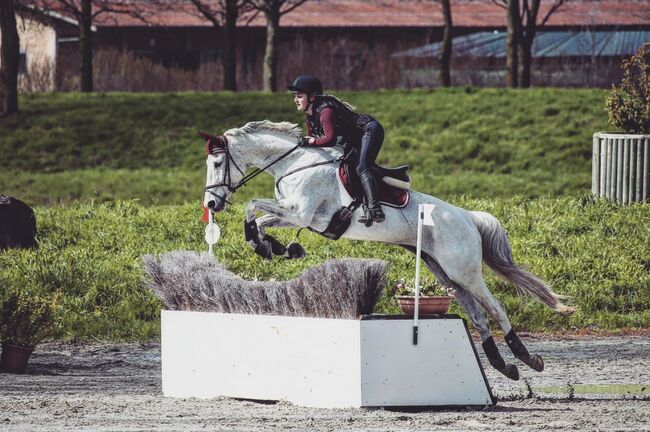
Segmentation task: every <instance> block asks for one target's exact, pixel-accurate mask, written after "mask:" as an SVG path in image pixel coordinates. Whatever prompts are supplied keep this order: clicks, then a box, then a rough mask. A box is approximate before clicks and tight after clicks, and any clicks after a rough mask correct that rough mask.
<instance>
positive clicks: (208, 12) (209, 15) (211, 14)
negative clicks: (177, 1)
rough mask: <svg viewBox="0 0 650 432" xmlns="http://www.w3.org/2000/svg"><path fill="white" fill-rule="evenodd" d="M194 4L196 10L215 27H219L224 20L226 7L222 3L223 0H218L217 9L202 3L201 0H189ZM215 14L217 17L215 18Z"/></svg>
mask: <svg viewBox="0 0 650 432" xmlns="http://www.w3.org/2000/svg"><path fill="white" fill-rule="evenodd" d="M190 2H191V3H192V4H193V5H194V7H195V8H196V10H197V11H198V12H199V13H200V14H201V15H202V16H203V17H204V18H205V19H207V20H208V21H210V22H211V23H212V25H214V26H215V27H220V26H221V25H222V24H223V21H224V14H225V13H226V7H225V5H224V3H223V0H221V1H219V2H218V4H219V10H214V9H212V8H211V7H210V6H208V5H207V4H205V3H203V2H202V1H201V0H190ZM217 16H218V17H219V18H217Z"/></svg>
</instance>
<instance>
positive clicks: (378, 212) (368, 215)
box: [357, 204, 386, 227]
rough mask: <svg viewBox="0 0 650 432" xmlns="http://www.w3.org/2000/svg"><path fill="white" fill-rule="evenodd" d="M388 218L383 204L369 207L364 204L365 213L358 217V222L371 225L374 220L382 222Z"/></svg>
mask: <svg viewBox="0 0 650 432" xmlns="http://www.w3.org/2000/svg"><path fill="white" fill-rule="evenodd" d="M385 220H386V215H384V212H383V211H382V209H381V206H378V207H375V208H369V207H368V206H367V205H366V204H364V205H363V215H362V216H361V217H360V218H359V219H357V222H359V223H362V224H364V225H365V226H367V227H371V226H372V223H373V222H377V223H382V222H383V221H385Z"/></svg>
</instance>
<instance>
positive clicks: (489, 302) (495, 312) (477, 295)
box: [461, 273, 544, 372]
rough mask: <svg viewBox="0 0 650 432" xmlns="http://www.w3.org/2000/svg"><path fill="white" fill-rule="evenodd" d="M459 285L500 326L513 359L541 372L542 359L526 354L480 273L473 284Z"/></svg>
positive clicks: (542, 366) (524, 348) (526, 351)
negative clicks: (513, 356) (468, 291)
mask: <svg viewBox="0 0 650 432" xmlns="http://www.w3.org/2000/svg"><path fill="white" fill-rule="evenodd" d="M461 285H462V286H463V287H465V288H466V289H467V290H471V295H472V296H473V297H474V299H476V301H477V302H478V303H479V304H480V305H481V306H483V308H484V309H485V310H486V311H488V312H489V313H490V315H491V316H492V317H493V318H494V319H495V320H496V321H497V322H498V323H499V326H501V329H503V332H504V333H505V335H506V336H505V340H506V343H507V344H508V347H509V348H510V350H511V351H512V353H513V354H514V355H515V357H517V358H518V359H519V360H521V361H522V362H524V363H525V364H527V365H528V366H530V367H531V368H533V369H534V370H536V371H538V372H541V371H543V370H544V360H542V358H541V357H540V356H539V355H537V354H534V355H531V354H530V353H529V352H528V350H527V349H526V347H525V346H524V344H523V343H522V342H521V340H520V339H519V336H517V334H516V333H515V331H514V330H513V329H512V326H511V325H510V321H509V320H508V316H507V315H506V313H505V311H504V310H503V306H501V303H500V302H499V301H498V300H497V299H496V298H495V297H494V296H493V295H492V293H491V292H490V291H489V290H488V288H487V285H486V284H485V281H484V280H483V276H482V275H481V274H480V273H478V277H476V276H475V277H474V281H473V282H469V283H467V282H465V283H462V284H461ZM493 342H494V341H492V343H493ZM490 345H491V344H490ZM494 347H496V345H494ZM484 348H485V347H484ZM488 349H490V348H488ZM486 354H487V351H486Z"/></svg>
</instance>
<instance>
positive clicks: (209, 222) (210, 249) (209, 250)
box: [208, 210, 214, 255]
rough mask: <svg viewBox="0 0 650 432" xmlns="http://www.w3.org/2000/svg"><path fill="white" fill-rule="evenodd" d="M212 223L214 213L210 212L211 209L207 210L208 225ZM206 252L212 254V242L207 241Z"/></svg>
mask: <svg viewBox="0 0 650 432" xmlns="http://www.w3.org/2000/svg"><path fill="white" fill-rule="evenodd" d="M213 223H214V215H213V214H212V211H210V210H208V226H211V225H212V224H213ZM208 253H209V254H210V255H214V253H213V252H212V242H208Z"/></svg>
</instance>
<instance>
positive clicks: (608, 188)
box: [605, 138, 612, 199]
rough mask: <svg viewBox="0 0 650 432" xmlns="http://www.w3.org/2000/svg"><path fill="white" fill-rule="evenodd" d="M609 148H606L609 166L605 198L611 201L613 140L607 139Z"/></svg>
mask: <svg viewBox="0 0 650 432" xmlns="http://www.w3.org/2000/svg"><path fill="white" fill-rule="evenodd" d="M606 141H607V146H606V153H605V159H606V160H607V164H606V165H605V170H606V171H605V198H607V199H611V198H612V190H611V187H612V139H611V138H607V140H606Z"/></svg>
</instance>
